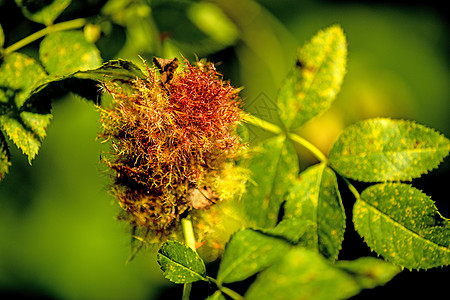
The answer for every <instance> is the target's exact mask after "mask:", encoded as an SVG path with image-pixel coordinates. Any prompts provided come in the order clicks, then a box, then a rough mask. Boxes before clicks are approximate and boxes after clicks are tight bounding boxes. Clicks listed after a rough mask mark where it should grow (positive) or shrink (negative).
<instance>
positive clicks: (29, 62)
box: [0, 52, 47, 107]
mask: <svg viewBox="0 0 450 300" xmlns="http://www.w3.org/2000/svg"><path fill="white" fill-rule="evenodd" d="M46 77H47V74H46V73H45V71H44V69H42V67H41V65H40V64H39V63H38V62H37V61H36V60H34V59H33V58H31V57H29V56H27V55H25V54H21V53H18V52H14V53H10V54H8V55H7V56H6V57H5V58H4V60H3V62H2V64H1V66H0V89H2V90H3V91H4V93H5V95H6V94H8V96H7V97H8V98H10V99H8V100H7V101H2V102H10V104H14V105H15V106H17V107H21V106H22V105H23V103H24V102H25V100H26V99H27V98H28V96H29V94H30V92H31V91H32V90H33V88H34V87H35V86H36V85H37V84H38V83H39V82H40V81H42V80H44V79H45V78H46ZM11 98H12V102H11Z"/></svg>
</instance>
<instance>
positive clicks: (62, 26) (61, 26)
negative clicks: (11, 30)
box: [0, 18, 86, 56]
mask: <svg viewBox="0 0 450 300" xmlns="http://www.w3.org/2000/svg"><path fill="white" fill-rule="evenodd" d="M84 25H86V19H82V18H80V19H75V20H70V21H67V22H61V23H58V24H54V25H49V26H47V27H45V28H44V29H41V30H39V31H37V32H35V33H33V34H31V35H29V36H27V37H25V38H24V39H22V40H20V41H18V42H17V43H14V44H12V45H11V46H9V47H7V48H5V50H4V51H3V53H1V54H0V56H5V55H7V54H9V53H11V52H14V51H17V50H19V49H20V48H22V47H25V46H26V45H28V44H30V43H32V42H34V41H36V40H38V39H40V38H42V37H44V36H46V35H47V34H49V33H52V32H57V31H63V30H69V29H76V28H80V27H83V26H84Z"/></svg>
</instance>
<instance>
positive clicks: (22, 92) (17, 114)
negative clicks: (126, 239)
mask: <svg viewBox="0 0 450 300" xmlns="http://www.w3.org/2000/svg"><path fill="white" fill-rule="evenodd" d="M46 77H47V75H46V73H45V71H44V70H43V69H42V67H41V66H40V65H39V64H38V63H37V62H36V61H35V60H34V59H33V58H31V57H28V56H26V55H24V54H20V53H11V54H9V55H8V56H6V57H5V59H4V61H3V63H2V65H1V66H0V127H1V129H2V131H3V132H4V134H5V135H6V136H8V137H9V138H10V139H11V140H12V141H13V142H14V144H16V145H17V147H18V148H19V149H21V150H22V152H23V153H24V154H25V155H27V156H28V161H29V162H30V163H31V160H32V159H33V158H34V157H35V156H36V154H37V153H38V151H39V148H40V146H41V142H42V140H43V139H44V138H45V136H46V130H47V127H48V125H49V124H50V120H51V118H52V115H51V114H50V111H49V109H47V110H46V109H40V113H38V112H37V110H33V111H30V110H27V109H26V107H25V106H24V105H23V104H24V102H25V100H26V99H27V98H28V97H29V95H30V93H31V91H32V90H33V87H34V86H36V85H38V84H39V82H41V81H43V80H45V79H46Z"/></svg>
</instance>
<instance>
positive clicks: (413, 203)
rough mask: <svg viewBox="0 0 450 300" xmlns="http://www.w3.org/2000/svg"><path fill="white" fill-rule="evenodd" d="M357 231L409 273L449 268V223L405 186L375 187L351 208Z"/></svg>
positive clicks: (421, 195) (417, 192)
mask: <svg viewBox="0 0 450 300" xmlns="http://www.w3.org/2000/svg"><path fill="white" fill-rule="evenodd" d="M353 222H354V224H355V229H356V231H357V232H358V233H359V234H360V235H361V236H362V237H363V238H364V240H365V242H366V243H367V245H369V247H370V248H371V249H372V250H373V251H375V252H376V253H377V254H379V255H381V256H383V257H384V258H385V259H386V260H388V261H390V262H392V263H395V264H397V265H400V266H402V267H405V268H409V269H429V268H433V267H438V266H445V265H448V264H450V221H449V220H448V219H445V218H443V217H442V216H441V215H440V214H439V212H438V210H437V208H436V206H435V205H434V202H433V201H432V200H431V198H430V197H428V196H427V195H425V194H424V193H422V192H421V191H420V190H418V189H416V188H413V187H412V186H410V185H408V184H402V183H395V184H392V183H388V184H377V185H374V186H371V187H369V188H367V189H366V190H364V191H363V193H362V194H361V198H360V199H358V200H357V201H356V203H355V206H354V208H353Z"/></svg>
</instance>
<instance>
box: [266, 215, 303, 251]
mask: <svg viewBox="0 0 450 300" xmlns="http://www.w3.org/2000/svg"><path fill="white" fill-rule="evenodd" d="M309 226H310V224H309V221H308V220H301V219H284V220H282V221H281V222H280V223H278V224H277V226H275V227H273V228H263V229H259V231H261V232H262V233H265V234H266V235H269V236H273V237H277V238H282V239H284V240H286V241H288V242H289V243H291V244H294V245H297V244H298V243H300V241H301V238H302V237H303V235H304V234H305V231H306V229H307V228H309Z"/></svg>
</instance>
